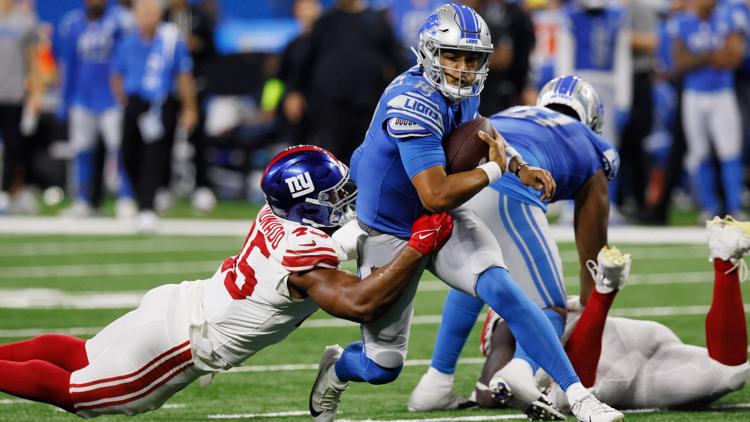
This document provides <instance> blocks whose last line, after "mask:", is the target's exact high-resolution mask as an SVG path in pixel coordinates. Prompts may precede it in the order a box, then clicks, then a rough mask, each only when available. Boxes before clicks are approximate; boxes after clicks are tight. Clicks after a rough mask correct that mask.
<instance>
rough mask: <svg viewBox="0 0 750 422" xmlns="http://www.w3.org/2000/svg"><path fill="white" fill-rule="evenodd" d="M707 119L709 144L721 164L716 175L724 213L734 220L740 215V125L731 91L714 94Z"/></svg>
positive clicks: (741, 173)
mask: <svg viewBox="0 0 750 422" xmlns="http://www.w3.org/2000/svg"><path fill="white" fill-rule="evenodd" d="M712 98H713V107H711V111H710V117H709V119H710V120H709V122H708V124H709V131H710V133H711V140H712V141H713V143H714V146H715V148H716V155H717V156H718V158H719V161H720V163H721V165H720V167H719V173H720V175H721V184H722V186H723V187H724V196H725V198H726V210H727V212H728V213H729V214H732V215H735V216H738V218H739V215H740V214H739V213H740V212H742V203H741V196H742V183H743V169H742V124H741V122H740V111H739V106H738V105H737V97H736V96H735V93H734V91H732V90H725V91H723V92H721V93H718V94H714V95H713V96H712Z"/></svg>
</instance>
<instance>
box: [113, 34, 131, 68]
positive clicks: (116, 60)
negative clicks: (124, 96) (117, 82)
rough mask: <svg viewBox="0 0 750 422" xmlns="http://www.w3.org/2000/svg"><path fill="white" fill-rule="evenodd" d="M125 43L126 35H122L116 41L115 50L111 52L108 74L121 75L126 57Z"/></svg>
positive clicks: (126, 40)
mask: <svg viewBox="0 0 750 422" xmlns="http://www.w3.org/2000/svg"><path fill="white" fill-rule="evenodd" d="M127 44H128V37H123V38H121V39H120V41H119V42H118V43H117V46H116V47H115V51H114V53H113V54H112V62H111V63H110V72H109V73H110V75H119V76H123V75H124V74H125V70H126V57H127V51H126V50H127V49H128V48H127Z"/></svg>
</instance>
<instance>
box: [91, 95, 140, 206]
mask: <svg viewBox="0 0 750 422" xmlns="http://www.w3.org/2000/svg"><path fill="white" fill-rule="evenodd" d="M122 119H123V116H122V112H121V111H120V109H119V108H117V107H114V108H111V109H108V110H105V111H104V112H103V113H102V114H101V116H100V118H99V130H100V132H101V134H102V138H103V139H104V144H105V145H106V147H107V148H106V149H107V155H106V156H107V161H108V162H109V163H111V165H113V166H114V167H115V168H116V169H117V182H118V192H117V202H116V204H115V215H117V216H118V217H132V216H134V215H135V213H136V211H137V207H136V205H135V201H134V200H133V189H132V187H131V186H130V179H129V178H128V174H127V172H126V171H125V166H124V165H123V164H122V160H121V157H120V147H121V144H122V142H121V141H122V138H121V137H122ZM105 168H106V167H105Z"/></svg>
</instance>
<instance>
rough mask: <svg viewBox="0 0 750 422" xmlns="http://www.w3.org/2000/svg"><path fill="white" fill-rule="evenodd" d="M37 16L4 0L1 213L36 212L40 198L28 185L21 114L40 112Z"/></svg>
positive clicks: (0, 4) (0, 30)
mask: <svg viewBox="0 0 750 422" xmlns="http://www.w3.org/2000/svg"><path fill="white" fill-rule="evenodd" d="M36 29H37V19H36V15H35V14H34V12H33V10H31V9H30V8H29V7H28V5H26V4H24V3H22V2H19V1H17V0H0V34H2V35H0V57H2V60H0V75H2V77H0V136H2V141H3V170H2V189H1V190H0V213H8V212H13V213H21V214H26V213H34V212H36V208H37V207H36V201H35V199H34V197H33V196H32V195H31V193H29V191H28V190H26V189H25V186H24V185H25V183H26V173H27V171H28V164H29V160H28V155H27V154H28V145H27V144H26V143H25V142H23V137H22V134H21V118H22V115H24V114H27V113H32V114H38V113H39V111H40V109H41V106H42V83H41V80H40V77H39V72H38V66H37V51H36V46H37V36H36V32H35V31H36Z"/></svg>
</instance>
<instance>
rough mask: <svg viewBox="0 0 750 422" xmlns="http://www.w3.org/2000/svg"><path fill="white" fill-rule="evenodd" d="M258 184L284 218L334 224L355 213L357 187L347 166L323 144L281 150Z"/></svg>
mask: <svg viewBox="0 0 750 422" xmlns="http://www.w3.org/2000/svg"><path fill="white" fill-rule="evenodd" d="M260 187H261V189H262V190H263V193H265V195H266V202H268V205H269V206H270V207H271V210H272V211H273V213H274V214H276V215H277V216H279V217H281V218H284V219H286V220H291V221H296V222H298V223H301V224H305V225H308V226H313V227H337V226H342V225H344V224H345V223H346V222H348V221H349V220H351V219H352V218H353V217H354V207H353V204H354V200H355V199H356V197H357V187H356V185H355V184H354V182H353V181H352V180H351V178H350V177H349V168H348V167H347V166H346V165H345V164H344V163H342V162H341V161H339V160H338V159H336V157H334V156H333V154H331V153H330V152H328V151H326V150H324V149H323V148H318V147H315V146H311V145H297V146H294V147H291V148H288V149H286V150H284V151H282V152H281V153H279V154H278V155H277V156H276V157H274V158H273V159H272V160H271V163H270V164H268V166H267V167H266V170H265V172H264V173H263V178H262V179H261V181H260Z"/></svg>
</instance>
